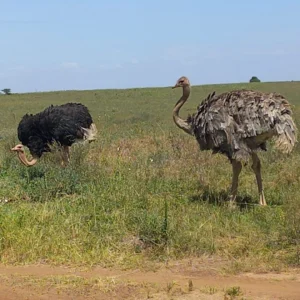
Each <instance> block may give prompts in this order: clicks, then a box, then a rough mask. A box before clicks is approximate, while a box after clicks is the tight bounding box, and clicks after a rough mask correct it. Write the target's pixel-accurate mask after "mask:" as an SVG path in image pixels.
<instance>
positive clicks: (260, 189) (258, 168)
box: [251, 153, 267, 206]
mask: <svg viewBox="0 0 300 300" xmlns="http://www.w3.org/2000/svg"><path fill="white" fill-rule="evenodd" d="M252 161H253V164H252V166H251V167H252V170H253V171H254V173H255V177H256V181H257V187H258V193H259V204H260V205H264V206H266V205H267V202H266V199H265V195H264V191H263V185H262V178H261V164H260V160H259V157H258V156H257V154H256V153H252Z"/></svg>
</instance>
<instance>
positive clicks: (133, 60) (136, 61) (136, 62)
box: [130, 58, 139, 65]
mask: <svg viewBox="0 0 300 300" xmlns="http://www.w3.org/2000/svg"><path fill="white" fill-rule="evenodd" d="M130 62H131V63H132V64H133V65H136V64H138V63H139V61H138V60H137V59H136V58H132V59H131V61H130Z"/></svg>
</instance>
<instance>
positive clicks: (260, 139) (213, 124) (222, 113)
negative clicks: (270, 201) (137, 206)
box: [173, 76, 297, 205]
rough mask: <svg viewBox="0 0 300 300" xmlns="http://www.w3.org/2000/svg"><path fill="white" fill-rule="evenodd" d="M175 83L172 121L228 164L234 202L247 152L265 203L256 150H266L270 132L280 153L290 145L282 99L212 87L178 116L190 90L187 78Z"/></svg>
mask: <svg viewBox="0 0 300 300" xmlns="http://www.w3.org/2000/svg"><path fill="white" fill-rule="evenodd" d="M177 87H182V91H183V93H182V96H181V98H180V99H179V100H178V102H177V103H176V105H175V107H174V109H173V120H174V122H175V124H176V125H177V126H178V127H179V128H181V129H182V130H183V131H185V132H186V133H188V134H190V135H193V136H195V138H196V139H197V142H198V143H199V146H200V150H212V151H213V153H222V154H224V155H226V156H227V157H228V159H229V161H230V162H231V164H232V172H233V176H232V184H231V194H230V204H231V205H234V204H235V200H236V195H237V190H238V177H239V174H240V172H241V170H242V163H243V162H247V161H248V160H249V159H250V158H251V159H252V162H253V163H252V169H253V171H254V173H255V176H256V181H257V186H258V192H259V203H260V204H261V205H267V203H266V200H265V196H264V192H263V185H262V177H261V163H260V160H259V157H258V155H257V151H259V150H265V151H266V150H267V149H266V142H267V141H268V140H270V139H271V138H274V139H275V147H276V148H278V149H279V150H281V151H282V152H283V153H289V152H291V151H292V149H293V147H294V145H295V143H296V141H297V128H296V125H295V123H294V121H293V119H292V117H291V115H292V111H291V108H290V105H289V103H288V101H287V100H286V99H285V98H284V97H283V96H282V95H280V94H277V93H263V92H259V91H252V90H235V91H231V92H226V93H223V94H220V95H216V94H215V92H214V93H212V94H210V95H208V97H207V98H206V99H205V100H204V101H202V103H201V104H200V105H199V106H198V108H197V112H196V113H194V114H193V115H189V116H188V118H187V119H186V120H184V119H182V118H180V117H179V110H180V108H181V107H182V106H183V105H184V103H185V102H186V101H187V99H188V97H189V95H190V91H191V86H190V82H189V80H188V78H187V77H185V76H183V77H180V78H179V79H178V80H177V82H176V84H175V86H174V87H173V88H177Z"/></svg>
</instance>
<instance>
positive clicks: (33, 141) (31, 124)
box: [11, 103, 97, 167]
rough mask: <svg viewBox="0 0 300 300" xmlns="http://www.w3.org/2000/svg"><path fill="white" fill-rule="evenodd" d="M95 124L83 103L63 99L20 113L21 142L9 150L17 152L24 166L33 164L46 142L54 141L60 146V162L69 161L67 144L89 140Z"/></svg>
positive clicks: (45, 148) (94, 132) (46, 146)
mask: <svg viewBox="0 0 300 300" xmlns="http://www.w3.org/2000/svg"><path fill="white" fill-rule="evenodd" d="M96 134H97V128H96V126H95V124H94V123H93V120H92V117H91V115H90V113H89V111H88V109H87V107H86V106H84V105H83V104H80V103H66V104H63V105H56V106H53V105H51V106H49V107H48V108H46V109H45V110H44V111H42V112H39V113H37V114H35V115H32V114H30V115H28V114H26V115H24V116H23V118H22V120H21V121H20V123H19V126H18V138H19V140H20V141H21V143H22V144H18V145H16V146H15V147H14V148H12V149H11V150H12V151H16V152H17V153H18V157H19V159H20V161H21V162H22V163H23V164H24V165H25V166H27V167H29V166H33V165H34V164H36V162H37V161H38V159H39V158H40V157H41V156H42V155H43V153H44V152H51V149H50V145H52V144H53V143H54V142H56V143H58V144H59V145H60V146H61V147H62V150H63V162H62V164H63V165H65V164H67V163H68V161H69V156H70V154H69V147H70V146H71V145H72V144H73V143H75V142H78V141H80V140H81V141H88V142H92V141H94V140H95V139H96ZM23 146H27V147H28V148H29V151H30V154H31V155H32V160H30V161H29V160H28V159H27V158H26V155H25V152H24V147H23Z"/></svg>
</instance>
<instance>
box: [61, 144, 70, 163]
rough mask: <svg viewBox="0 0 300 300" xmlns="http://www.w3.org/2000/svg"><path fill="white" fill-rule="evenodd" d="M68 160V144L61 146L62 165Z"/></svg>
mask: <svg viewBox="0 0 300 300" xmlns="http://www.w3.org/2000/svg"><path fill="white" fill-rule="evenodd" d="M69 161H70V147H69V146H63V152H62V162H61V165H62V166H66V165H67V164H68V163H69Z"/></svg>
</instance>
